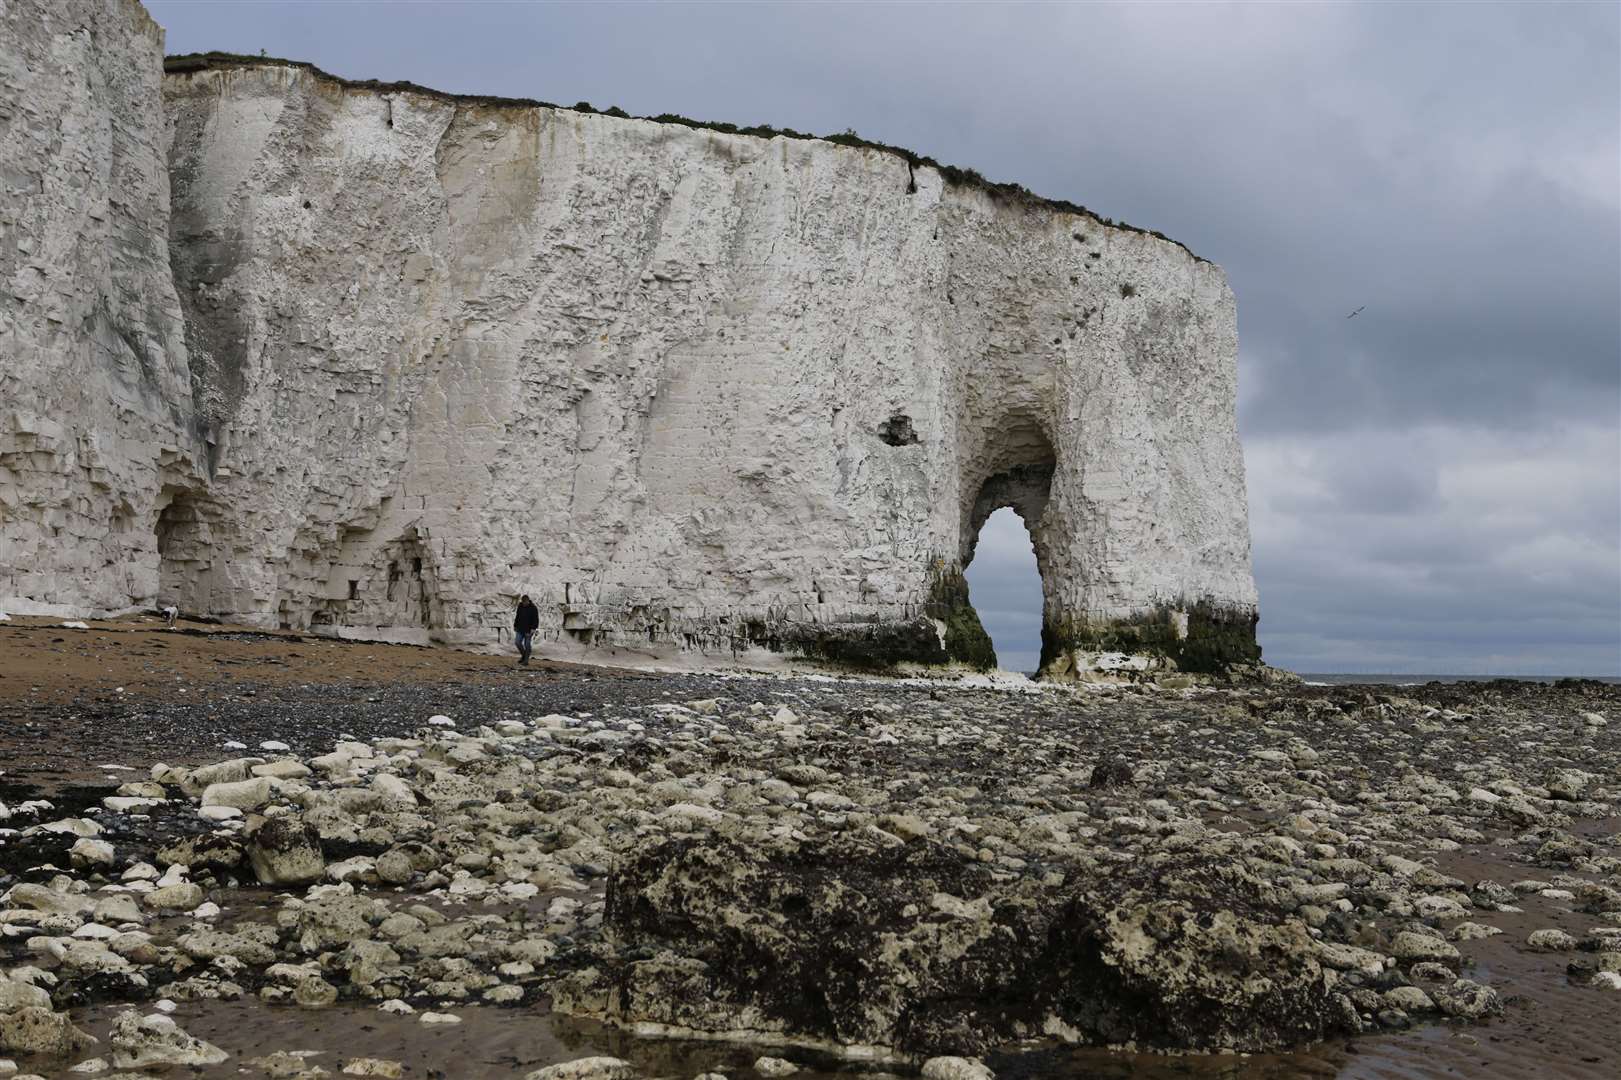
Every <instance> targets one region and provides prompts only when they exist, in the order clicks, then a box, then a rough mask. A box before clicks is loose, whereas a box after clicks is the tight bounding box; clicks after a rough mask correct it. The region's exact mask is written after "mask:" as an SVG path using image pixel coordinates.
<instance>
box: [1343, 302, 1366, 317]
mask: <svg viewBox="0 0 1621 1080" xmlns="http://www.w3.org/2000/svg"><path fill="white" fill-rule="evenodd" d="M1367 306H1368V305H1367V304H1363V305H1362V307H1359V308H1357V309H1356V310H1355V311H1353V312H1351V314H1349V315H1347V316H1346V318H1347V319H1354V318H1356V317H1357V316H1358V315H1360V314H1362V311H1363V308H1366V307H1367Z"/></svg>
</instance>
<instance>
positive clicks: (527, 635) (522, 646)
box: [514, 630, 535, 664]
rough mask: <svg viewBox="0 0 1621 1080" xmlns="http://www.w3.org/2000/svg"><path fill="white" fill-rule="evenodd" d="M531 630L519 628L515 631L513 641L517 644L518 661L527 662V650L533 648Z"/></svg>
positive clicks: (533, 634) (532, 633)
mask: <svg viewBox="0 0 1621 1080" xmlns="http://www.w3.org/2000/svg"><path fill="white" fill-rule="evenodd" d="M534 636H535V632H534V631H533V630H519V631H517V632H516V633H515V635H514V638H515V643H516V644H517V646H518V660H519V662H520V663H525V664H527V663H529V652H530V650H531V649H532V648H533V639H534Z"/></svg>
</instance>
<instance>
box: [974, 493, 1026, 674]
mask: <svg viewBox="0 0 1621 1080" xmlns="http://www.w3.org/2000/svg"><path fill="white" fill-rule="evenodd" d="M970 547H971V549H972V550H971V553H970V556H969V558H970V560H971V561H970V563H969V565H968V566H966V567H964V569H963V576H964V577H965V578H966V579H967V580H968V589H969V595H970V596H972V597H973V598H974V600H975V604H974V610H975V611H976V612H978V614H979V621H980V624H981V625H982V626H984V628H985V632H986V633H987V634H989V635H990V637H991V644H992V645H993V646H994V647H995V649H996V659H997V666H998V667H1000V668H1002V670H1004V671H1018V672H1023V673H1024V674H1026V675H1030V676H1032V677H1033V676H1034V675H1035V674H1036V672H1037V671H1039V670H1040V668H1041V627H1042V610H1043V607H1044V601H1043V597H1042V587H1041V572H1040V570H1039V569H1038V567H1037V564H1036V551H1035V542H1034V540H1033V538H1032V537H1031V535H1030V531H1029V529H1028V528H1026V526H1025V523H1024V519H1023V518H1022V517H1020V516H1019V513H1018V512H1017V511H1016V510H1014V509H1013V508H1012V507H1002V508H1000V509H997V510H994V511H991V512H990V514H989V515H988V516H987V517H986V518H985V521H984V523H983V524H982V525H981V527H980V529H979V532H978V533H977V534H975V536H974V537H973V539H972V540H971V541H970Z"/></svg>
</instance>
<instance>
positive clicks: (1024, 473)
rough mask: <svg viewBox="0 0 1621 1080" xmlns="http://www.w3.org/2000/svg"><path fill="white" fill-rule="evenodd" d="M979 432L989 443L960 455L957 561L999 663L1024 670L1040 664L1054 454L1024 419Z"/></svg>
mask: <svg viewBox="0 0 1621 1080" xmlns="http://www.w3.org/2000/svg"><path fill="white" fill-rule="evenodd" d="M981 430H983V431H984V432H985V436H986V438H987V440H988V441H990V443H991V445H990V446H989V447H987V449H986V450H984V451H983V452H981V453H979V454H977V455H968V456H965V459H964V472H965V475H964V477H963V480H964V483H963V487H962V491H963V496H964V499H965V503H964V506H963V517H962V532H961V534H960V536H961V538H962V539H961V544H962V547H961V550H960V551H959V553H958V557H959V565H960V566H962V567H963V568H964V571H965V575H964V576H965V577H966V578H967V580H968V583H969V588H970V591H971V594H972V596H973V597H975V598H976V599H977V600H978V601H979V603H978V605H976V607H978V608H979V614H980V618H981V622H982V624H983V625H984V627H985V629H986V631H987V632H988V633H989V634H990V636H991V639H992V641H993V642H994V643H995V645H996V653H997V656H998V657H999V658H1000V661H1001V666H1002V667H1003V668H1004V669H1006V670H1008V671H1025V672H1032V671H1035V670H1036V669H1037V668H1039V666H1040V640H1041V628H1042V626H1043V625H1044V624H1045V620H1046V616H1047V595H1048V589H1047V588H1046V584H1047V576H1048V567H1049V562H1050V560H1049V559H1048V558H1047V545H1048V543H1049V542H1051V541H1052V539H1053V538H1051V537H1049V535H1048V530H1047V526H1046V521H1045V518H1046V512H1047V503H1048V500H1049V499H1050V497H1051V493H1052V478H1053V472H1054V470H1055V469H1056V468H1057V464H1058V456H1057V454H1056V452H1055V451H1054V450H1053V446H1052V442H1051V441H1050V440H1049V439H1048V438H1047V436H1046V433H1045V431H1044V430H1043V428H1042V425H1041V424H1040V422H1039V421H1037V420H1035V419H1033V418H1031V417H1028V416H1019V415H1015V416H1012V417H1006V418H1003V419H1002V420H1001V421H1000V422H998V423H995V424H992V425H987V426H986V427H984V428H983V429H981ZM970 500H971V501H970ZM982 541H983V543H984V548H983V551H982V550H981V542H982Z"/></svg>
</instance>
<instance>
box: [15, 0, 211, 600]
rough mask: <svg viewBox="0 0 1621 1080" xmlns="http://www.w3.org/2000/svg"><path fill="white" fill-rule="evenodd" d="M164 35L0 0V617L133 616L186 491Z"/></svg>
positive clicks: (116, 19) (184, 389)
mask: <svg viewBox="0 0 1621 1080" xmlns="http://www.w3.org/2000/svg"><path fill="white" fill-rule="evenodd" d="M162 63H163V31H162V30H161V29H159V27H158V25H157V24H156V23H154V22H153V21H152V20H151V19H150V18H148V17H147V14H146V12H145V11H144V10H143V9H142V8H141V6H140V5H139V4H137V3H135V2H134V0H95V2H91V0H73V2H68V3H32V2H24V3H18V2H16V0H0V610H11V611H35V612H59V613H62V614H68V613H74V614H77V613H80V612H83V611H85V610H86V609H90V610H109V609H121V608H128V607H130V606H131V605H133V604H142V603H150V602H151V599H152V597H153V596H155V595H156V594H157V592H158V561H159V560H158V532H157V518H158V513H159V507H160V506H161V505H163V503H164V502H165V501H166V500H167V499H168V498H169V497H170V493H172V492H173V491H178V490H184V489H188V488H192V487H196V486H198V485H200V484H201V483H203V482H204V480H205V477H204V476H203V474H201V473H200V472H199V471H198V469H197V467H196V462H197V461H198V460H199V454H200V452H201V444H200V442H199V440H198V439H197V436H196V434H195V430H194V425H193V423H192V404H191V396H192V391H191V377H190V373H189V368H188V365H187V358H186V349H185V335H184V331H183V328H182V325H181V311H180V304H179V301H178V300H177V298H176V296H175V289H174V283H173V279H172V277H171V274H170V264H169V228H168V225H169V172H168V169H167V167H166V151H167V147H168V142H169V133H168V130H167V125H166V122H165V119H164V114H163V110H162V107H161V102H160V97H159V95H160V93H161V91H160V84H161V80H162V78H163V74H162V71H163V68H162Z"/></svg>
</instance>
